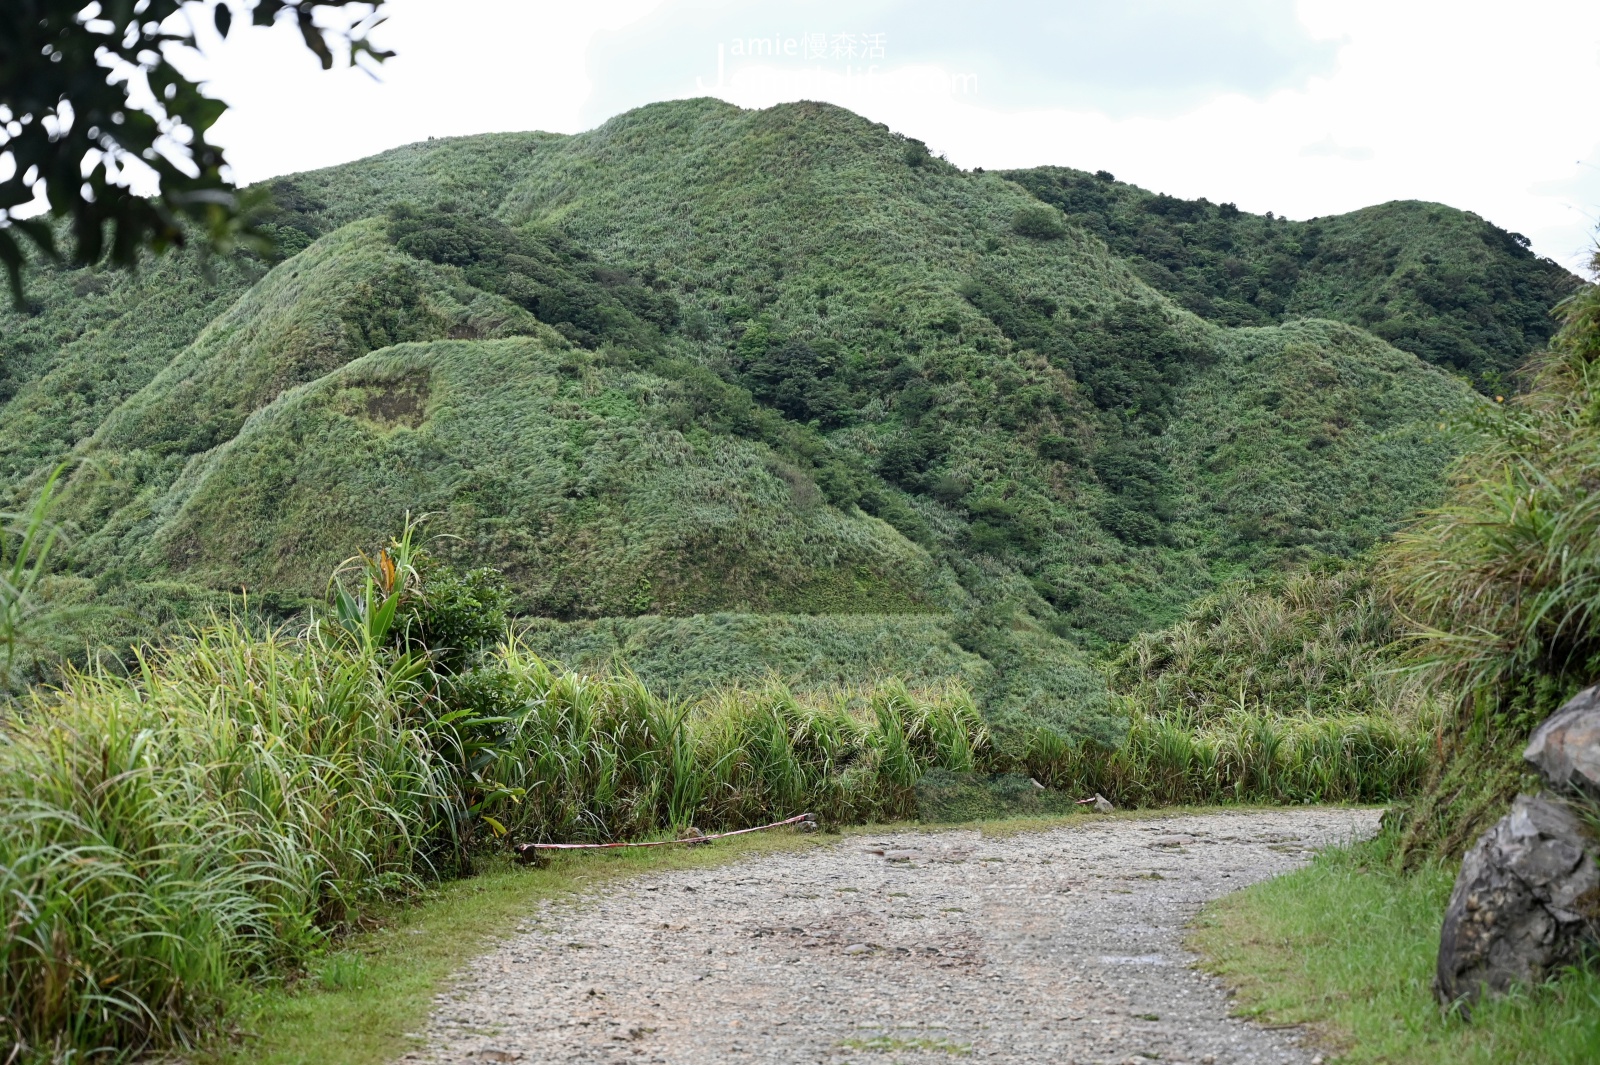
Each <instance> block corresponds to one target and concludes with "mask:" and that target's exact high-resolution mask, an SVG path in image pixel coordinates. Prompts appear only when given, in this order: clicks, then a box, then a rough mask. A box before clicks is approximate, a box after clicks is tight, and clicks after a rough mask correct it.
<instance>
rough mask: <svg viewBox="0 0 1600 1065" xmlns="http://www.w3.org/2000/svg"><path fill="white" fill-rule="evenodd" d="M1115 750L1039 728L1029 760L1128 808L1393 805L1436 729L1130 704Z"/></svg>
mask: <svg viewBox="0 0 1600 1065" xmlns="http://www.w3.org/2000/svg"><path fill="white" fill-rule="evenodd" d="M1127 708H1128V710H1129V713H1130V715H1131V716H1130V722H1129V727H1128V734H1127V739H1126V740H1125V741H1124V742H1123V743H1122V744H1121V745H1120V746H1117V747H1103V746H1100V745H1097V744H1084V743H1074V742H1072V741H1070V740H1067V739H1063V738H1062V737H1060V736H1058V735H1056V734H1054V733H1048V732H1039V733H1037V734H1035V736H1034V737H1033V740H1032V742H1031V743H1030V745H1029V747H1028V750H1027V751H1026V753H1025V754H1024V756H1023V764H1024V766H1025V767H1026V768H1027V770H1028V772H1029V773H1030V774H1031V775H1032V776H1033V777H1034V778H1035V779H1037V780H1040V781H1042V782H1044V783H1046V784H1048V785H1050V786H1052V787H1058V788H1064V789H1069V790H1073V791H1076V792H1079V793H1081V794H1084V795H1089V794H1093V793H1095V792H1099V793H1100V794H1102V795H1104V796H1105V797H1106V798H1108V799H1110V800H1111V801H1112V802H1114V803H1117V804H1118V805H1122V806H1133V807H1139V806H1164V805H1172V804H1177V803H1197V804H1203V803H1233V802H1260V803H1310V802H1388V801H1390V800H1392V799H1395V798H1398V797H1400V796H1403V795H1407V794H1409V793H1411V792H1412V791H1413V790H1415V788H1416V786H1417V784H1418V783H1419V782H1420V781H1421V779H1422V777H1423V774H1424V772H1425V771H1426V769H1427V767H1428V759H1429V754H1430V752H1431V744H1432V735H1431V732H1430V730H1429V729H1428V728H1427V727H1425V726H1423V725H1420V724H1418V723H1416V722H1408V721H1404V720H1397V719H1394V718H1390V717H1387V716H1384V715H1380V714H1357V713H1341V714H1332V715H1328V716H1322V717H1310V716H1301V717H1292V716H1285V715H1280V714H1275V713H1270V712H1266V711H1263V710H1260V709H1253V708H1249V707H1245V706H1240V707H1237V708H1235V709H1233V710H1231V711H1228V712H1226V713H1223V714H1221V715H1220V716H1216V717H1213V718H1211V719H1210V720H1198V719H1195V718H1186V717H1183V716H1160V715H1156V714H1151V713H1148V712H1147V711H1145V710H1143V709H1141V708H1140V707H1138V706H1137V705H1132V704H1130V705H1128V707H1127Z"/></svg>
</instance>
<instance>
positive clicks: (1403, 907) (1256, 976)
mask: <svg viewBox="0 0 1600 1065" xmlns="http://www.w3.org/2000/svg"><path fill="white" fill-rule="evenodd" d="M1392 846H1393V840H1392V838H1391V839H1389V840H1379V841H1378V842H1377V843H1376V844H1362V845H1357V846H1355V847H1348V848H1336V849H1334V850H1331V851H1328V852H1325V853H1323V854H1321V855H1319V856H1318V857H1316V858H1315V859H1313V860H1312V862H1311V865H1310V866H1308V867H1307V868H1305V869H1301V870H1298V871H1296V872H1293V873H1288V874H1286V875H1284V876H1281V877H1278V878H1276V879H1273V880H1270V881H1267V882H1265V883H1261V884H1256V885H1254V886H1252V887H1249V888H1246V889H1245V890H1244V891H1242V892H1239V893H1238V894H1235V895H1229V896H1227V897H1226V898H1224V899H1222V900H1220V901H1218V902H1216V903H1214V904H1212V905H1211V906H1210V907H1208V908H1207V910H1206V913H1205V915H1204V916H1203V917H1202V918H1201V919H1200V921H1199V923H1198V925H1197V927H1196V929H1195V932H1194V934H1193V936H1192V939H1191V943H1192V945H1193V946H1194V948H1195V949H1197V950H1199V951H1200V953H1201V954H1202V955H1203V957H1204V958H1205V962H1204V964H1205V967H1206V968H1208V969H1209V970H1211V971H1212V972H1214V973H1216V974H1218V975H1219V976H1221V977H1222V978H1223V979H1224V980H1225V981H1227V982H1228V983H1229V984H1230V985H1231V986H1233V987H1234V988H1236V989H1237V991H1238V997H1237V999H1236V1000H1235V1002H1236V1008H1237V1011H1238V1013H1239V1014H1241V1015H1242V1016H1245V1017H1250V1018H1252V1019H1254V1020H1257V1021H1259V1022H1262V1023H1266V1024H1286V1025H1305V1026H1307V1028H1308V1029H1309V1031H1310V1033H1311V1034H1312V1037H1313V1040H1314V1041H1315V1043H1316V1044H1318V1045H1319V1046H1321V1047H1322V1048H1324V1049H1325V1050H1326V1051H1328V1052H1330V1053H1331V1054H1332V1055H1333V1056H1334V1059H1335V1060H1337V1061H1339V1062H1348V1063H1350V1065H1368V1063H1371V1065H1378V1063H1380V1062H1381V1063H1384V1065H1433V1063H1435V1062H1444V1061H1448V1062H1451V1063H1452V1065H1453V1063H1456V1062H1460V1063H1462V1065H1585V1063H1587V1062H1592V1061H1595V1060H1597V1059H1600V973H1597V972H1596V971H1594V970H1593V969H1589V970H1576V971H1572V972H1568V973H1564V974H1562V975H1561V977H1560V979H1558V980H1556V981H1555V982H1553V983H1551V984H1547V985H1544V986H1541V987H1533V988H1525V989H1523V990H1522V991H1520V992H1519V993H1517V994H1514V995H1511V996H1508V997H1507V998H1505V999H1501V1000H1497V1001H1488V1002H1484V1003H1480V1004H1479V1005H1478V1006H1476V1007H1475V1008H1474V1009H1473V1011H1472V1017H1471V1019H1470V1020H1468V1019H1466V1018H1465V1017H1463V1016H1461V1015H1460V1014H1458V1013H1455V1012H1445V1011H1441V1010H1440V1009H1439V1006H1438V1003H1437V1002H1436V1001H1435V1000H1434V997H1433V972H1434V962H1435V959H1436V957H1437V955H1438V950H1439V920H1440V917H1441V915H1442V914H1443V913H1444V906H1445V901H1446V900H1447V899H1448V898H1449V895H1450V888H1451V885H1452V883H1453V882H1454V880H1455V864H1454V863H1446V862H1440V861H1428V862H1425V863H1422V864H1421V865H1420V866H1418V867H1417V868H1415V869H1414V870H1412V871H1410V872H1402V871H1400V870H1399V869H1397V868H1396V867H1395V856H1394V854H1393V853H1392Z"/></svg>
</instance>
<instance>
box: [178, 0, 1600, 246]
mask: <svg viewBox="0 0 1600 1065" xmlns="http://www.w3.org/2000/svg"><path fill="white" fill-rule="evenodd" d="M386 7H387V10H388V11H389V21H388V23H387V24H386V25H385V26H384V27H383V28H382V29H381V30H380V31H379V33H378V34H377V35H376V38H375V39H376V40H377V42H378V43H379V44H381V45H383V46H386V47H389V48H393V49H395V50H396V51H397V52H398V53H399V54H398V55H397V56H396V58H394V59H392V60H390V61H389V62H388V63H386V64H385V65H384V66H383V68H382V69H381V78H382V81H381V82H375V81H373V80H372V79H371V78H369V77H368V76H367V75H365V74H363V73H361V72H359V71H352V70H335V71H331V72H327V73H324V72H323V71H321V70H320V69H319V68H318V66H317V64H316V61H315V59H314V58H312V57H311V56H310V55H309V54H308V53H307V52H306V51H305V49H304V46H303V45H302V44H301V43H300V42H299V39H298V34H297V33H295V32H294V31H293V30H291V29H289V28H288V27H278V28H275V29H274V30H272V31H271V32H267V33H263V32H260V31H255V32H239V31H238V30H236V31H235V33H234V35H233V39H232V40H231V41H229V42H227V43H226V44H219V43H216V42H212V43H211V44H210V45H209V46H208V49H207V55H206V57H205V58H204V59H202V60H200V61H198V62H193V63H189V62H186V63H184V66H185V67H186V68H188V69H190V71H191V73H199V74H201V75H203V76H204V77H205V78H206V79H207V80H208V81H209V83H210V87H211V91H212V93H213V95H216V96H220V97H221V98H222V99H224V100H226V101H228V103H229V104H230V105H231V109H230V111H229V112H228V114H227V115H226V116H225V117H224V118H223V119H222V120H221V121H220V122H219V123H218V124H217V126H216V127H215V129H214V130H213V135H212V139H213V140H214V141H216V142H217V143H220V144H222V145H223V146H224V147H225V148H226V149H227V150H228V153H229V157H230V158H231V159H232V161H233V164H234V168H235V177H236V179H237V180H240V181H244V182H251V181H257V180H260V179H262V178H266V177H271V176H274V175H277V174H283V173H290V172H294V171H299V170H308V169H314V168H317V167H322V166H330V165H333V164H336V163H341V162H347V161H349V160H351V159H356V158H360V157H362V156H365V155H370V154H372V153H374V152H378V151H382V150H384V149H386V148H391V147H395V146H396V145H400V144H405V143H409V142H411V141H417V140H423V139H426V138H427V137H428V136H454V135H460V134H469V133H483V132H490V131H499V130H530V129H543V130H552V131H557V132H567V133H575V132H578V131H580V130H584V129H589V128H592V127H593V126H595V125H598V124H599V123H600V122H602V121H604V120H605V119H606V118H608V117H610V116H611V115H613V114H616V113H618V112H620V111H623V110H627V109H628V108H630V107H635V106H638V105H640V104H644V103H648V102H651V101H653V100H662V99H672V98H681V97H689V96H700V95H713V96H718V97H721V98H723V99H726V100H728V101H730V102H732V103H735V104H738V105H740V106H743V107H766V106H770V105H771V104H774V103H778V102H781V101H785V100H795V99H821V100H828V101H831V102H833V103H837V104H840V105H841V106H844V107H848V108H850V109H851V110H854V111H857V112H859V113H861V114H863V115H865V116H866V117H868V118H870V119H872V120H874V121H880V122H884V123H887V124H888V125H889V126H890V127H891V128H893V129H895V130H898V131H900V132H902V133H905V134H907V135H909V136H913V137H919V138H921V139H923V140H925V141H927V142H928V144H929V146H930V147H931V148H932V149H933V150H934V151H936V152H942V153H944V154H945V155H946V156H947V157H948V158H949V159H950V160H951V162H954V163H956V164H958V165H960V166H963V167H974V166H983V167H986V168H989V169H998V168H1003V167H1018V166H1034V165H1039V164H1046V163H1052V164H1059V165H1063V166H1072V167H1077V168H1080V169H1085V170H1100V169H1104V170H1110V171H1112V172H1113V173H1115V174H1116V175H1117V177H1118V178H1120V179H1122V180H1124V181H1131V182H1133V183H1135V184H1138V185H1142V186H1144V187H1145V188H1149V189H1151V190H1154V191H1162V192H1168V193H1172V194H1173V195H1177V196H1184V197H1197V196H1206V197H1208V198H1210V199H1211V200H1213V201H1218V202H1221V201H1232V202H1235V203H1237V204H1238V205H1239V207H1240V208H1242V209H1244V210H1248V211H1257V212H1263V211H1274V212H1276V213H1278V214H1283V215H1288V216H1289V217H1291V218H1307V217H1311V216H1314V215H1325V214H1335V213H1339V212H1343V211H1348V210H1352V209H1355V208H1357V207H1363V206H1366V205H1368V204H1373V203H1381V202H1383V201H1386V200H1394V199H1423V200H1437V201H1440V202H1443V203H1448V204H1450V205H1452V206H1455V207H1460V208H1463V209H1466V210H1470V211H1475V212H1477V213H1478V214H1481V215H1483V216H1484V217H1486V218H1488V219H1490V220H1491V221H1493V222H1495V223H1496V224H1498V225H1501V226H1504V227H1505V228H1507V229H1511V230H1515V231H1518V232H1521V233H1524V234H1526V235H1527V236H1529V237H1530V238H1532V240H1533V242H1534V250H1536V251H1537V252H1539V253H1540V254H1543V255H1548V256H1550V257H1551V258H1554V259H1556V260H1558V261H1561V262H1563V263H1566V264H1568V265H1570V266H1574V267H1577V266H1578V265H1579V264H1581V263H1583V262H1584V261H1586V260H1587V257H1588V255H1589V252H1590V249H1592V247H1593V244H1594V235H1595V228H1596V221H1597V216H1600V124H1596V123H1594V122H1593V121H1591V116H1590V98H1591V96H1592V93H1593V88H1594V86H1595V85H1596V84H1597V83H1600V4H1596V3H1594V0H1520V2H1518V3H1516V4H1510V3H1504V2H1498V0H1455V2H1448V3H1447V2H1434V0H1381V2H1380V0H1298V2H1295V0H1092V2H1090V0H1080V2H1076V3H1074V2H1059V0H1058V2H1054V3H1046V2H1021V0H1017V2H994V0H991V2H988V3H984V4H975V3H957V2H954V0H920V2H916V3H913V2H908V0H850V2H848V3H847V2H845V0H588V2H586V3H583V4H572V3H553V2H548V0H451V2H448V3H445V2H441V0H431V2H430V0H391V2H390V3H389V4H388V5H386ZM240 29H243V27H240ZM719 48H720V59H721V61H720V66H719Z"/></svg>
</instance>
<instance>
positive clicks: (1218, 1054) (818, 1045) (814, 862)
mask: <svg viewBox="0 0 1600 1065" xmlns="http://www.w3.org/2000/svg"><path fill="white" fill-rule="evenodd" d="M1377 820H1378V813H1377V811H1372V810H1343V809H1320V808H1316V809H1284V810H1271V811H1249V812H1239V813H1214V814H1202V815H1194V816H1178V817H1162V818H1156V819H1149V820H1138V819H1121V818H1097V817H1092V816H1085V817H1083V818H1082V819H1081V820H1080V821H1077V822H1074V823H1072V824H1070V825H1069V826H1067V827H1063V828H1059V829H1055V830H1052V831H1049V832H1038V833H1024V834H1020V835H1016V836H1011V837H1002V838H985V837H983V836H980V835H979V834H978V833H977V832H973V831H965V830H952V831H944V832H901V833H891V834H885V835H881V836H856V835H852V836H848V837H845V838H843V839H841V840H840V841H839V842H838V843H837V844H835V845H833V846H831V847H825V848H820V849H816V850H811V849H808V850H807V851H805V852H797V853H789V854H769V855H763V856H760V857H754V858H750V859H745V860H742V861H740V862H738V863H736V864H733V865H729V866H724V867H722V868H718V869H705V870H693V871H681V872H672V873H663V874H659V875H652V876H645V877H640V878H638V879H634V880H629V881H627V882H625V883H622V884H617V883H615V882H613V884H612V885H610V887H608V889H607V890H606V891H605V893H604V894H601V895H596V896H593V897H581V898H579V899H577V900H575V901H572V902H565V903H558V904H552V905H549V906H546V907H544V908H542V909H540V910H538V911H537V912H533V913H530V914H529V915H528V918H527V920H526V921H525V922H524V924H523V926H521V927H519V928H518V929H516V931H515V934H514V935H513V936H512V937H511V938H509V939H507V940H505V941H504V942H503V943H502V944H500V945H499V946H498V947H497V948H496V949H495V950H494V951H493V952H492V953H490V954H487V955H485V956H483V957H482V958H480V959H478V961H477V962H475V963H474V964H473V965H472V967H471V968H470V969H469V970H468V971H466V972H465V973H463V974H462V975H461V977H460V979H459V980H458V981H457V983H456V984H455V986H454V987H453V988H452V989H451V991H449V992H448V993H446V994H443V995H441V996H439V999H438V1003H437V1006H436V1008H435V1012H434V1015H433V1018H432V1020H431V1022H430V1024H429V1027H428V1031H427V1042H428V1046H427V1047H426V1048H425V1049H423V1050H419V1051H417V1052H415V1053H412V1054H408V1055H407V1056H406V1059H405V1060H408V1061H426V1062H432V1063H439V1065H443V1063H447V1062H448V1063H463V1065H465V1063H471V1065H480V1063H482V1062H508V1061H522V1062H529V1063H533V1062H630V1063H632V1062H639V1063H644V1062H663V1063H666V1062H670V1063H673V1065H708V1063H721V1062H749V1063H769V1062H770V1063H783V1065H798V1063H811V1062H818V1063H823V1062H826V1063H843V1062H858V1063H863V1065H865V1063H881V1065H890V1063H892V1062H894V1063H901V1065H924V1063H941V1065H952V1063H954V1062H958V1061H960V1060H962V1059H981V1060H991V1061H1003V1062H1041V1063H1043V1062H1048V1063H1050V1065H1072V1063H1077V1065H1089V1063H1111V1062H1115V1063H1129V1062H1137V1063H1140V1065H1149V1063H1152V1062H1158V1061H1159V1062H1161V1063H1163V1065H1171V1063H1175V1062H1189V1063H1194V1065H1200V1063H1216V1065H1223V1063H1227V1065H1234V1063H1238V1065H1245V1063H1251V1065H1254V1063H1262V1065H1265V1063H1272V1065H1278V1063H1286V1065H1312V1063H1313V1062H1315V1061H1317V1060H1319V1059H1317V1057H1316V1056H1315V1054H1314V1051H1313V1050H1312V1049H1310V1048H1307V1047H1302V1046H1300V1045H1299V1043H1298V1042H1297V1033H1296V1032H1295V1031H1294V1030H1269V1029H1266V1028H1262V1027H1259V1026H1256V1025H1252V1024H1250V1023H1248V1022H1245V1021H1241V1020H1235V1019H1231V1018H1230V1017H1229V1016H1228V1006H1227V1001H1226V997H1225V995H1224V992H1223V989H1222V987H1221V986H1220V985H1219V984H1218V983H1217V981H1215V980H1214V979H1212V978H1210V977H1208V976H1205V975H1203V974H1201V973H1198V972H1196V971H1195V970H1193V969H1192V968H1190V967H1189V966H1190V964H1191V962H1192V961H1193V958H1192V956H1191V955H1189V954H1187V953H1186V952H1185V951H1184V949H1183V945H1182V940H1183V935H1184V925H1185V923H1186V922H1188V921H1189V920H1190V919H1191V918H1192V917H1193V916H1194V915H1195V913H1196V912H1197V911H1198V910H1199V908H1200V906H1201V904H1202V903H1204V902H1205V901H1207V900H1208V899H1213V898H1216V897H1217V896H1219V895H1223V894H1226V893H1227V892H1229V891H1233V890H1235V889H1237V888H1241V887H1244V886H1245V885H1246V884H1250V883H1253V882H1255V881H1257V880H1263V879H1266V878H1268V877H1271V876H1274V875H1276V874H1278V873H1282V872H1285V871H1286V870H1289V869H1292V868H1294V867H1295V866H1297V865H1300V864H1301V863H1302V862H1304V861H1305V860H1306V859H1307V858H1308V857H1309V855H1310V853H1311V851H1313V850H1314V849H1316V848H1318V847H1321V846H1324V845H1326V844H1329V843H1337V842H1343V841H1347V840H1349V839H1351V838H1353V837H1358V836H1362V835H1366V834H1370V833H1371V832H1373V831H1375V830H1376V828H1377ZM508 931H509V930H508Z"/></svg>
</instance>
